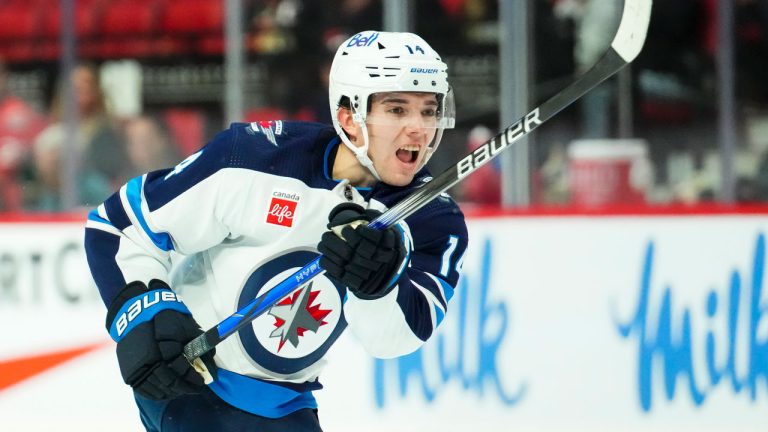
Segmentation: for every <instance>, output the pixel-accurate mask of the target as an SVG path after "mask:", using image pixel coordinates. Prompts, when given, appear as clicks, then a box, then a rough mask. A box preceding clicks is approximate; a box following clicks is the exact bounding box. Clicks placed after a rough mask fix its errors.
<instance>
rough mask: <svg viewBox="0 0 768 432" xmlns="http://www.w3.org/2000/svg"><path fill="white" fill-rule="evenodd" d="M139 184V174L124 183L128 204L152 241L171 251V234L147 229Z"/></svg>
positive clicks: (140, 183) (140, 184)
mask: <svg viewBox="0 0 768 432" xmlns="http://www.w3.org/2000/svg"><path fill="white" fill-rule="evenodd" d="M141 186H142V177H141V176H139V177H134V178H132V179H131V180H129V181H128V184H126V185H125V195H126V196H127V197H128V204H129V205H130V206H131V210H133V214H134V215H136V219H137V220H138V221H139V225H141V228H142V229H143V230H144V232H145V233H146V234H147V236H149V238H150V239H151V240H152V243H154V244H155V246H157V247H158V248H159V249H162V250H164V251H171V250H173V242H172V241H171V236H170V235H168V233H156V232H154V231H152V230H151V229H149V225H147V221H146V220H145V219H144V213H143V212H142V210H141Z"/></svg>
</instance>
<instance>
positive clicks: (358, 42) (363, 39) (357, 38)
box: [347, 32, 379, 48]
mask: <svg viewBox="0 0 768 432" xmlns="http://www.w3.org/2000/svg"><path fill="white" fill-rule="evenodd" d="M378 38H379V33H377V32H373V33H371V34H370V35H365V34H364V33H358V34H356V35H354V36H352V39H350V40H349V43H347V48H350V47H366V46H371V44H372V43H373V41H375V40H376V39H378Z"/></svg>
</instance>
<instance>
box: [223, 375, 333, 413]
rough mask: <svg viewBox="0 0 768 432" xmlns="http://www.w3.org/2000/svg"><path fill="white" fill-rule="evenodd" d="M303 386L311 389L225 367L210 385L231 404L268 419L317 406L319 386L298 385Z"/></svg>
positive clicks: (311, 384)
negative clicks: (275, 382) (314, 391)
mask: <svg viewBox="0 0 768 432" xmlns="http://www.w3.org/2000/svg"><path fill="white" fill-rule="evenodd" d="M302 386H304V387H306V388H307V390H306V391H297V390H294V389H290V388H286V387H284V386H281V385H277V384H272V383H269V382H266V381H262V380H258V379H255V378H250V377H247V376H243V375H240V374H236V373H234V372H231V371H228V370H226V369H221V368H219V370H218V377H217V378H216V381H214V382H212V383H211V384H208V387H210V389H211V390H212V391H213V392H214V393H216V395H217V396H218V397H220V398H221V399H223V400H224V401H225V402H227V403H228V404H230V405H232V406H234V407H236V408H239V409H241V410H243V411H246V412H249V413H252V414H256V415H260V416H262V417H268V418H280V417H284V416H286V415H288V414H290V413H292V412H294V411H298V410H300V409H303V408H310V409H317V401H316V400H315V397H314V396H313V395H312V392H311V390H313V389H317V388H318V386H319V385H318V384H313V383H306V385H299V386H296V385H294V387H302Z"/></svg>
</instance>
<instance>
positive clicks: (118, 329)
mask: <svg viewBox="0 0 768 432" xmlns="http://www.w3.org/2000/svg"><path fill="white" fill-rule="evenodd" d="M169 309H170V310H175V311H178V312H181V313H185V314H189V315H191V312H190V311H189V309H187V307H186V306H185V305H184V303H182V302H181V300H179V299H178V297H176V294H175V293H174V292H173V291H171V290H168V289H158V290H152V291H149V292H147V293H144V294H142V295H139V296H136V297H134V298H132V299H130V300H128V301H127V302H125V304H123V307H121V308H120V310H119V311H118V312H117V315H115V320H114V321H113V322H112V324H111V325H110V326H109V335H110V336H111V337H112V340H114V341H115V342H120V341H121V340H122V339H123V338H124V337H125V335H127V334H128V333H130V332H131V330H133V329H134V328H136V326H138V325H140V324H142V323H145V322H148V321H151V320H152V318H154V317H155V315H157V314H158V313H160V312H161V311H164V310H169Z"/></svg>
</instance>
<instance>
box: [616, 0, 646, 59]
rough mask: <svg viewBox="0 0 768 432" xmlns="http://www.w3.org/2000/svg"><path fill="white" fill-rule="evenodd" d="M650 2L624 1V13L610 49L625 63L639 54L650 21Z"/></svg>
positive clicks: (641, 0)
mask: <svg viewBox="0 0 768 432" xmlns="http://www.w3.org/2000/svg"><path fill="white" fill-rule="evenodd" d="M652 3H653V2H652V1H651V0H624V12H623V13H622V15H621V23H620V24H619V30H618V31H617V32H616V37H614V38H613V42H611V47H613V49H614V50H615V51H616V52H617V53H618V54H619V55H620V56H621V58H623V59H624V61H626V62H627V63H629V62H631V61H632V60H634V59H635V57H637V55H638V54H640V50H642V49H643V44H644V43H645V35H646V33H647V32H648V22H649V21H650V19H651V4H652Z"/></svg>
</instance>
